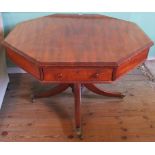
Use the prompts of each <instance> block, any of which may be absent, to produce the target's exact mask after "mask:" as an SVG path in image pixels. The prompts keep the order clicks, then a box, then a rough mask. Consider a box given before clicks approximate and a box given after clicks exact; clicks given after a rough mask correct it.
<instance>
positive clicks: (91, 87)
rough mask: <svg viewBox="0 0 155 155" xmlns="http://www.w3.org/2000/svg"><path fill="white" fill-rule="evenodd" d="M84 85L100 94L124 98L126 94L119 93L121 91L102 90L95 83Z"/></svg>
mask: <svg viewBox="0 0 155 155" xmlns="http://www.w3.org/2000/svg"><path fill="white" fill-rule="evenodd" d="M84 86H85V87H86V88H87V89H89V90H90V91H92V92H94V93H96V94H99V95H104V96H111V97H120V98H123V97H125V95H123V94H121V93H119V92H110V91H109V92H108V91H104V90H100V89H99V88H97V87H96V86H95V85H93V84H84Z"/></svg>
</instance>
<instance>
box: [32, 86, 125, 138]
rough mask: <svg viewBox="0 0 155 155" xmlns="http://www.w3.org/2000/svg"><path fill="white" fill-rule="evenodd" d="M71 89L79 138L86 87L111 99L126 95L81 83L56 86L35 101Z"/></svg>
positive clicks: (38, 95)
mask: <svg viewBox="0 0 155 155" xmlns="http://www.w3.org/2000/svg"><path fill="white" fill-rule="evenodd" d="M69 87H71V88H72V92H73V94H74V101H75V127H76V133H77V135H78V136H81V135H82V132H81V113H80V111H81V92H82V89H83V87H86V88H87V89H89V90H90V91H92V92H94V93H96V94H99V95H104V96H111V97H119V98H123V97H124V96H125V95H123V94H121V93H119V92H108V91H104V90H100V89H99V88H97V87H96V86H95V85H94V84H81V83H74V84H59V85H57V86H55V87H54V88H53V89H52V90H49V91H46V92H42V93H40V94H36V95H34V96H33V99H35V98H45V97H50V96H53V95H57V94H59V93H61V92H63V91H65V90H66V89H67V88H69Z"/></svg>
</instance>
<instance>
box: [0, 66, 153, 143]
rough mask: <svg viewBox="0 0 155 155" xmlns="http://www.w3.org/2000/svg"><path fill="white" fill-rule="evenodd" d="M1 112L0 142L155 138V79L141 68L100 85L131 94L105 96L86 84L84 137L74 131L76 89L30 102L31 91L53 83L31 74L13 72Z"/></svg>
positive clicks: (83, 108)
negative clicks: (45, 82)
mask: <svg viewBox="0 0 155 155" xmlns="http://www.w3.org/2000/svg"><path fill="white" fill-rule="evenodd" d="M10 80H11V81H10V84H9V86H8V89H7V93H6V95H5V99H4V102H3V106H2V109H1V111H0V141H65V142H66V141H67V142H71V141H77V142H78V141H80V142H82V141H103V142H104V141H108V142H111V141H112V142H120V141H121V142H122V141H123V142H126V141H155V84H154V83H153V82H152V81H149V80H148V78H147V77H146V76H144V75H143V73H142V72H141V71H140V70H138V69H136V70H134V71H132V72H130V73H129V74H127V75H125V76H124V77H123V78H120V79H119V80H118V81H116V82H114V83H113V84H102V85H98V87H100V88H106V89H108V90H117V91H121V92H123V93H124V94H125V95H126V97H125V98H124V99H119V98H115V97H103V96H99V95H96V94H94V93H92V92H89V91H88V90H87V89H84V91H83V95H82V125H83V137H82V138H81V139H79V138H78V137H76V136H75V132H74V99H73V95H72V93H71V90H70V89H68V90H66V91H65V92H64V93H62V94H60V95H57V96H53V97H50V98H45V99H36V100H35V102H34V103H32V101H31V95H32V94H33V93H34V92H38V91H40V90H45V89H50V88H51V87H53V86H54V85H47V84H46V85H43V84H40V83H39V82H38V81H36V80H35V79H34V78H33V77H32V76H30V75H28V74H11V75H10Z"/></svg>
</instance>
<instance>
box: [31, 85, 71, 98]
mask: <svg viewBox="0 0 155 155" xmlns="http://www.w3.org/2000/svg"><path fill="white" fill-rule="evenodd" d="M68 87H69V85H68V84H59V85H57V86H55V87H54V88H53V89H51V90H48V91H46V92H42V93H40V94H36V95H34V96H33V97H34V98H44V97H50V96H53V95H57V94H59V93H61V92H63V91H65V90H66V89H67V88H68Z"/></svg>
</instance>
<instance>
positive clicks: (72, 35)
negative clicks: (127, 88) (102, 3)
mask: <svg viewBox="0 0 155 155" xmlns="http://www.w3.org/2000/svg"><path fill="white" fill-rule="evenodd" d="M3 44H4V45H5V46H6V47H8V48H15V49H14V50H15V52H18V53H19V54H23V55H24V56H26V57H27V58H28V59H29V58H32V59H33V60H34V61H35V62H37V63H38V64H39V65H42V66H45V65H47V66H48V65H50V66H54V65H55V66H60V65H62V66H86V65H87V66H102V67H103V66H117V64H118V62H119V60H120V59H123V60H124V59H125V60H126V59H128V58H129V57H132V56H133V54H134V53H138V52H140V51H142V50H144V49H146V48H148V47H150V46H151V45H152V44H153V42H152V41H151V40H150V39H149V37H148V36H147V35H146V34H145V33H144V32H143V31H142V30H141V29H140V28H139V27H138V26H137V25H136V24H135V23H132V22H128V21H124V20H119V19H115V18H110V17H105V16H102V15H51V16H47V17H41V18H38V19H35V20H30V21H26V22H23V23H21V24H18V25H17V26H16V27H15V28H14V29H13V30H12V31H11V32H10V33H9V35H8V36H7V38H6V39H5V41H4V43H3Z"/></svg>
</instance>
